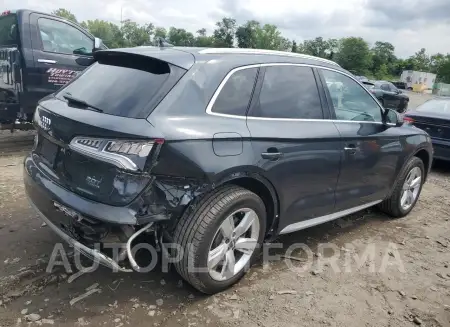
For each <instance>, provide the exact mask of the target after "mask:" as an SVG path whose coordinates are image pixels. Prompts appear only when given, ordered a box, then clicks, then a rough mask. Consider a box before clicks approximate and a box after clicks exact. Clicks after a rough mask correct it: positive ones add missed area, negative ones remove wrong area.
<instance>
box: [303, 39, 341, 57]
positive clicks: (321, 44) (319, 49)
mask: <svg viewBox="0 0 450 327" xmlns="http://www.w3.org/2000/svg"><path fill="white" fill-rule="evenodd" d="M337 46H338V42H337V40H336V39H329V40H324V39H323V38H322V37H321V36H320V37H316V38H315V39H313V40H305V41H304V42H303V45H302V47H301V48H302V53H304V54H308V55H311V56H316V57H321V58H330V57H332V56H333V54H334V52H335V51H336V48H337Z"/></svg>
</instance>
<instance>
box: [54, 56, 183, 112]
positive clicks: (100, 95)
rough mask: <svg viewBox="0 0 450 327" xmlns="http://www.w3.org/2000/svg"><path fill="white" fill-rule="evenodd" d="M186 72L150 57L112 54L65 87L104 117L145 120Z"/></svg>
mask: <svg viewBox="0 0 450 327" xmlns="http://www.w3.org/2000/svg"><path fill="white" fill-rule="evenodd" d="M185 72H186V71H185V70H184V69H182V68H179V67H177V66H173V65H171V64H168V63H165V62H163V61H160V60H157V59H153V58H150V57H141V56H134V55H128V54H126V55H122V54H118V55H110V56H107V57H106V58H103V59H100V60H99V61H98V62H97V63H95V64H93V65H92V66H91V67H90V68H88V69H86V70H85V71H84V72H83V74H81V75H80V76H79V77H78V78H76V79H74V80H73V81H72V82H71V83H69V84H67V85H66V86H65V87H64V88H62V89H61V90H60V91H59V92H58V93H57V94H56V97H57V98H59V99H61V100H63V101H66V100H65V99H64V97H63V96H64V95H65V94H68V95H70V96H71V97H73V98H76V99H79V100H82V101H84V102H86V103H87V104H89V105H90V106H92V107H95V108H98V109H101V110H102V111H103V112H104V113H105V114H109V115H114V116H122V117H129V118H146V117H147V116H148V115H149V114H150V113H151V112H152V110H153V109H154V108H155V107H156V106H157V105H158V103H159V102H160V101H161V100H162V99H163V98H164V97H165V96H166V95H167V93H168V92H169V91H170V90H171V89H172V87H173V86H174V85H175V84H176V83H177V82H178V81H179V79H180V78H181V76H183V74H184V73H185Z"/></svg>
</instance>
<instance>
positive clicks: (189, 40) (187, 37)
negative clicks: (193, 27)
mask: <svg viewBox="0 0 450 327" xmlns="http://www.w3.org/2000/svg"><path fill="white" fill-rule="evenodd" d="M167 37H168V39H169V40H168V41H169V42H170V43H171V44H173V45H177V46H184V47H188V46H193V45H194V44H195V38H194V35H193V34H192V33H191V32H188V31H186V30H185V29H184V28H175V27H171V28H170V29H169V33H168V34H167Z"/></svg>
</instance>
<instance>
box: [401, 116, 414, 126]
mask: <svg viewBox="0 0 450 327" xmlns="http://www.w3.org/2000/svg"><path fill="white" fill-rule="evenodd" d="M403 122H404V123H407V124H413V123H414V119H412V118H411V117H408V116H404V117H403Z"/></svg>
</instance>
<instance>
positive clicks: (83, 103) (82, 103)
mask: <svg viewBox="0 0 450 327" xmlns="http://www.w3.org/2000/svg"><path fill="white" fill-rule="evenodd" d="M63 98H64V99H66V100H67V101H69V102H72V103H74V104H77V105H79V106H82V107H86V108H88V109H90V110H93V111H97V112H103V110H102V109H100V108H97V107H94V106H92V105H90V104H89V103H87V102H86V101H84V100H81V99H77V98H74V97H73V96H72V95H70V94H69V93H66V94H64V95H63Z"/></svg>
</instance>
